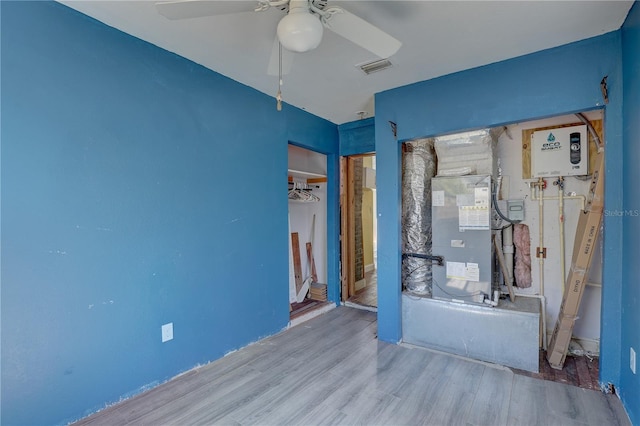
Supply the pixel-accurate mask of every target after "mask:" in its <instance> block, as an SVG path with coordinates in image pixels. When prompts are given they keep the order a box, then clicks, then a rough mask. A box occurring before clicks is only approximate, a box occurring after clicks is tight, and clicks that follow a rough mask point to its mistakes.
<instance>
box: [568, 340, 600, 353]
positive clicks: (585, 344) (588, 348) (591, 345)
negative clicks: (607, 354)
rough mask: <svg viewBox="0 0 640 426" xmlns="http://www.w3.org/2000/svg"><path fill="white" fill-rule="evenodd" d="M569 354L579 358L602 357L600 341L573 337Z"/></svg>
mask: <svg viewBox="0 0 640 426" xmlns="http://www.w3.org/2000/svg"><path fill="white" fill-rule="evenodd" d="M569 352H570V353H573V354H575V355H578V356H582V355H593V356H600V341H599V340H596V339H590V338H587V337H575V336H574V337H572V338H571V342H570V343H569Z"/></svg>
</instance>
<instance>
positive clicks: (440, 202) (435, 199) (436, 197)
mask: <svg viewBox="0 0 640 426" xmlns="http://www.w3.org/2000/svg"><path fill="white" fill-rule="evenodd" d="M431 205H432V206H436V207H443V206H444V191H433V192H432V193H431Z"/></svg>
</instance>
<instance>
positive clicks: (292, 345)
mask: <svg viewBox="0 0 640 426" xmlns="http://www.w3.org/2000/svg"><path fill="white" fill-rule="evenodd" d="M78 424H82V425H126V424H136V425H138V424H147V425H212V424H226V425H253V424H258V425H316V424H327V425H334V424H335V425H338V424H345V425H351V424H366V425H373V424H383V425H405V424H406V425H419V424H421V425H443V424H460V425H628V424H629V420H628V418H627V416H626V413H625V412H624V409H623V408H622V404H621V402H620V400H619V399H618V398H617V397H616V396H615V395H606V394H603V393H601V392H600V391H594V390H587V389H581V388H578V387H574V386H570V385H566V384H561V383H555V382H550V381H545V380H540V379H536V378H532V377H526V376H523V375H518V374H514V373H513V372H512V371H511V370H509V369H507V368H504V367H499V366H492V365H489V364H485V363H479V362H474V361H469V360H465V359H462V358H459V357H455V356H450V355H445V354H441V353H436V352H432V351H428V350H425V349H420V348H410V347H406V346H402V345H393V344H388V343H384V342H379V341H378V340H377V339H376V314H375V313H372V312H368V311H364V310H359V309H353V308H348V307H338V308H336V309H334V310H332V311H330V312H328V313H326V314H323V315H321V316H319V317H316V318H314V319H312V320H310V321H308V322H305V323H303V324H301V325H298V326H296V327H293V328H291V329H289V330H287V331H285V332H283V333H280V334H278V335H276V336H272V337H270V338H268V339H265V340H262V341H260V342H259V343H256V344H253V345H251V346H248V347H246V348H244V349H242V350H239V351H237V352H235V353H233V354H231V355H229V356H227V357H225V358H222V359H220V360H218V361H215V362H213V363H210V364H208V365H205V366H202V367H199V368H197V369H194V370H192V371H190V372H188V373H186V374H183V375H181V376H179V377H177V378H175V379H173V380H171V381H170V382H167V383H165V384H163V385H160V386H158V387H156V388H154V389H152V390H150V391H148V392H145V393H143V394H140V395H137V396H135V397H133V398H131V399H128V400H126V401H124V402H122V403H120V404H118V405H114V406H111V407H109V408H106V409H104V410H102V411H100V412H98V413H96V414H94V415H93V416H91V417H88V418H86V419H83V420H82V421H80V422H78Z"/></svg>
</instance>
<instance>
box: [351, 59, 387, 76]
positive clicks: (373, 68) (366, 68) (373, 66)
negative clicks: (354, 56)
mask: <svg viewBox="0 0 640 426" xmlns="http://www.w3.org/2000/svg"><path fill="white" fill-rule="evenodd" d="M356 66H357V67H358V68H360V69H361V70H362V71H363V72H364V73H365V74H371V73H374V72H377V71H382V70H386V69H387V68H391V67H392V66H393V64H392V63H391V61H389V60H388V59H379V60H376V61H373V62H366V63H364V64H359V65H356Z"/></svg>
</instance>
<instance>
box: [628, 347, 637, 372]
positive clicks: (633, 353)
mask: <svg viewBox="0 0 640 426" xmlns="http://www.w3.org/2000/svg"><path fill="white" fill-rule="evenodd" d="M629 367H631V372H632V373H633V374H636V351H634V350H633V348H629Z"/></svg>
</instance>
